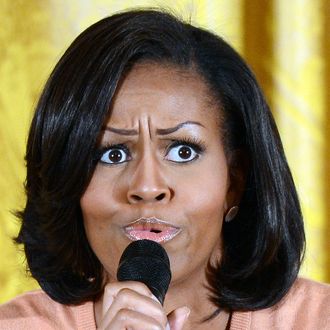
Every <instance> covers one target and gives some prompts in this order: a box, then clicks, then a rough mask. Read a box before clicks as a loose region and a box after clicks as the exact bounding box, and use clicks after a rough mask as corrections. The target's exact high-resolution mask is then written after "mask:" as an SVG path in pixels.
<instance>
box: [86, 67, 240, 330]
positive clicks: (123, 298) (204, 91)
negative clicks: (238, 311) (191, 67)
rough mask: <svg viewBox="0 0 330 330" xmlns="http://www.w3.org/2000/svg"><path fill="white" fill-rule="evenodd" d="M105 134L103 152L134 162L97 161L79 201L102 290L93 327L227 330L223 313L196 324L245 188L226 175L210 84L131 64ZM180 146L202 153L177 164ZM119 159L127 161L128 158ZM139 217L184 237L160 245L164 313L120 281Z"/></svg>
mask: <svg viewBox="0 0 330 330" xmlns="http://www.w3.org/2000/svg"><path fill="white" fill-rule="evenodd" d="M184 122H190V123H188V124H185V125H183V126H182V127H181V128H179V129H177V130H176V131H175V132H173V133H170V134H167V135H160V134H159V131H158V130H159V129H165V128H172V127H176V126H177V125H179V124H181V123H184ZM191 122H193V123H191ZM104 127H108V129H105V130H103V131H102V134H101V142H100V144H101V146H107V145H109V144H111V145H112V144H125V145H126V146H127V148H128V149H129V152H130V157H129V158H128V159H127V161H124V162H121V163H115V164H107V163H103V162H99V163H98V165H97V166H96V169H95V172H94V174H93V177H92V179H91V182H90V184H89V186H88V188H87V190H86V191H85V193H84V195H83V196H82V198H81V209H82V213H83V218H84V226H85V230H86V234H87V238H88V241H89V243H90V245H91V247H92V249H93V251H94V252H95V254H96V256H97V257H98V258H99V260H100V262H101V263H102V265H103V266H104V271H105V275H106V279H107V283H108V284H107V286H106V289H105V291H104V295H103V297H102V298H101V299H100V300H99V301H98V302H97V303H96V304H95V317H96V322H97V325H98V327H99V328H102V329H165V325H166V322H167V321H169V323H170V325H171V329H174V330H176V329H210V327H211V328H213V327H216V328H217V329H225V327H226V324H227V322H228V318H229V315H228V314H227V313H226V312H221V313H220V314H219V315H218V316H217V317H216V318H214V319H213V320H212V321H211V322H207V323H203V324H200V323H199V321H200V320H201V319H202V318H204V317H205V316H209V315H210V313H212V312H213V311H214V310H215V306H214V305H213V304H212V303H211V302H209V301H208V299H207V296H208V294H209V292H208V290H207V289H206V288H205V284H207V282H206V279H205V267H206V265H207V263H208V261H209V260H211V261H212V262H214V260H218V259H219V258H221V234H220V233H221V229H222V225H223V218H224V215H225V213H226V212H227V211H228V209H229V208H230V207H231V206H233V205H237V204H238V202H239V197H240V193H241V187H240V184H239V182H236V180H232V179H231V175H230V174H229V173H230V171H229V166H228V162H227V160H226V157H225V153H224V146H223V144H222V141H221V130H220V129H219V127H220V121H219V107H218V105H217V103H216V102H215V101H214V100H213V99H212V97H211V96H210V94H209V90H208V88H207V86H206V84H205V83H204V82H203V80H202V79H201V77H200V76H199V75H198V74H197V73H195V72H194V71H189V72H187V71H186V72H185V71H182V70H178V69H177V68H174V67H170V66H161V65H156V64H150V63H149V64H138V65H135V66H134V67H133V69H132V70H131V71H130V73H129V74H128V75H127V77H126V78H125V80H124V81H123V82H122V84H121V86H120V88H119V89H118V91H117V94H116V97H115V99H114V102H113V108H112V113H111V116H110V118H109V120H108V121H107V122H106V123H105V126H104ZM109 127H112V128H116V129H125V130H131V134H130V135H123V134H118V133H115V132H112V131H110V130H109ZM121 133H123V132H121ZM133 133H134V134H133ZM186 138H189V139H195V140H196V139H197V140H198V141H202V144H203V146H204V148H205V150H204V151H203V152H200V153H199V152H198V153H196V152H195V151H194V150H193V149H189V147H188V149H189V150H190V151H191V154H192V156H194V157H195V158H192V159H191V160H190V161H188V162H182V158H180V156H179V155H178V152H177V151H178V149H179V148H180V147H179V148H173V147H171V144H172V141H173V140H178V139H179V140H180V139H186ZM112 151H113V149H112ZM103 155H105V156H106V154H103ZM121 155H122V156H123V157H124V158H122V159H125V157H126V156H125V153H122V154H121ZM141 217H156V218H158V219H161V220H164V221H167V222H169V223H171V224H173V225H175V226H177V227H180V228H181V232H180V233H179V234H178V235H177V236H176V237H175V238H173V239H172V240H170V241H167V242H165V243H163V247H164V248H165V249H166V251H167V253H168V255H169V258H170V263H171V270H172V282H171V284H170V288H169V290H168V293H167V295H166V298H165V303H164V307H162V306H161V305H160V304H159V303H158V302H157V301H155V299H154V298H153V297H152V294H151V293H150V291H149V289H148V288H147V287H145V286H144V285H143V284H141V283H137V282H120V283H118V282H116V272H117V268H118V262H119V258H120V256H121V254H122V252H123V250H124V249H125V248H126V246H127V245H128V244H129V243H130V242H131V241H130V240H129V239H128V238H127V237H126V235H125V234H124V232H123V226H125V225H127V224H129V223H130V222H132V221H134V220H136V219H138V218H141ZM188 308H189V309H188ZM189 310H190V315H189V318H187V317H186V316H187V314H188V312H189Z"/></svg>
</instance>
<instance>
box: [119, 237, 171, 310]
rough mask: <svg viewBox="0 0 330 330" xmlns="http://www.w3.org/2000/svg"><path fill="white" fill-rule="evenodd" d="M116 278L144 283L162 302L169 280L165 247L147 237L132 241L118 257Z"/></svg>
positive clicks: (168, 262) (168, 263) (168, 265)
mask: <svg viewBox="0 0 330 330" xmlns="http://www.w3.org/2000/svg"><path fill="white" fill-rule="evenodd" d="M117 279H118V281H139V282H142V283H144V284H145V285H146V286H147V287H148V288H149V289H150V291H151V292H152V293H153V294H154V295H155V296H156V298H157V299H158V300H159V301H160V303H161V304H163V302H164V299H165V294H166V292H167V290H168V287H169V284H170V282H171V269H170V260H169V258H168V255H167V253H166V251H165V249H164V248H163V247H162V246H161V245H160V244H158V243H156V242H154V241H151V240H147V239H143V240H137V241H134V242H132V243H131V244H129V245H128V246H127V248H126V249H125V250H124V252H123V254H122V256H121V258H120V261H119V266H118V271H117Z"/></svg>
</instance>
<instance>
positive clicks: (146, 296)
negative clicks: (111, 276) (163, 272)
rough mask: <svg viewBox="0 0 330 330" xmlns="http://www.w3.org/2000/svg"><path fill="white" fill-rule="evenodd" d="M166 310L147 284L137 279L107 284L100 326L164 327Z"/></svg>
mask: <svg viewBox="0 0 330 330" xmlns="http://www.w3.org/2000/svg"><path fill="white" fill-rule="evenodd" d="M167 322H168V321H167V316H166V313H165V311H164V309H163V307H162V306H161V304H160V303H159V302H158V300H157V299H156V298H155V297H154V296H153V294H152V293H151V291H150V290H149V289H148V287H147V286H146V285H144V284H143V283H139V282H134V281H125V282H116V283H111V284H107V286H106V287H105V290H104V296H103V305H102V321H101V324H100V325H99V329H102V330H103V329H104V330H105V329H107V330H118V329H134V330H140V329H141V330H142V329H145V330H147V329H155V330H156V329H157V330H158V329H159V330H165V329H166V324H167Z"/></svg>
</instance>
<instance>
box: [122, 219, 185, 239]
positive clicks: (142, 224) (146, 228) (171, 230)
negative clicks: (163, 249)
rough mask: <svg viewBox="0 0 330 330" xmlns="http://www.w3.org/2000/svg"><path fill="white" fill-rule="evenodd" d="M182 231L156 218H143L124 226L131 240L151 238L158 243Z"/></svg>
mask: <svg viewBox="0 0 330 330" xmlns="http://www.w3.org/2000/svg"><path fill="white" fill-rule="evenodd" d="M180 231H181V229H180V228H178V227H175V226H173V225H170V224H168V223H166V222H164V221H162V220H159V219H156V218H141V219H138V220H136V221H134V222H132V223H130V224H129V225H127V226H126V227H124V232H125V234H126V236H127V237H128V238H129V239H130V240H133V241H137V240H140V239H149V240H151V241H155V242H157V243H164V242H167V241H169V240H171V239H173V238H174V237H175V236H176V235H178V234H179V233H180Z"/></svg>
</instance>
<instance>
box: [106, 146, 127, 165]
mask: <svg viewBox="0 0 330 330" xmlns="http://www.w3.org/2000/svg"><path fill="white" fill-rule="evenodd" d="M128 160H129V153H128V151H127V150H124V149H122V148H118V147H117V148H109V149H108V150H107V151H105V152H104V153H103V155H102V157H101V159H100V161H101V162H102V163H106V164H121V163H124V162H127V161H128Z"/></svg>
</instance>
